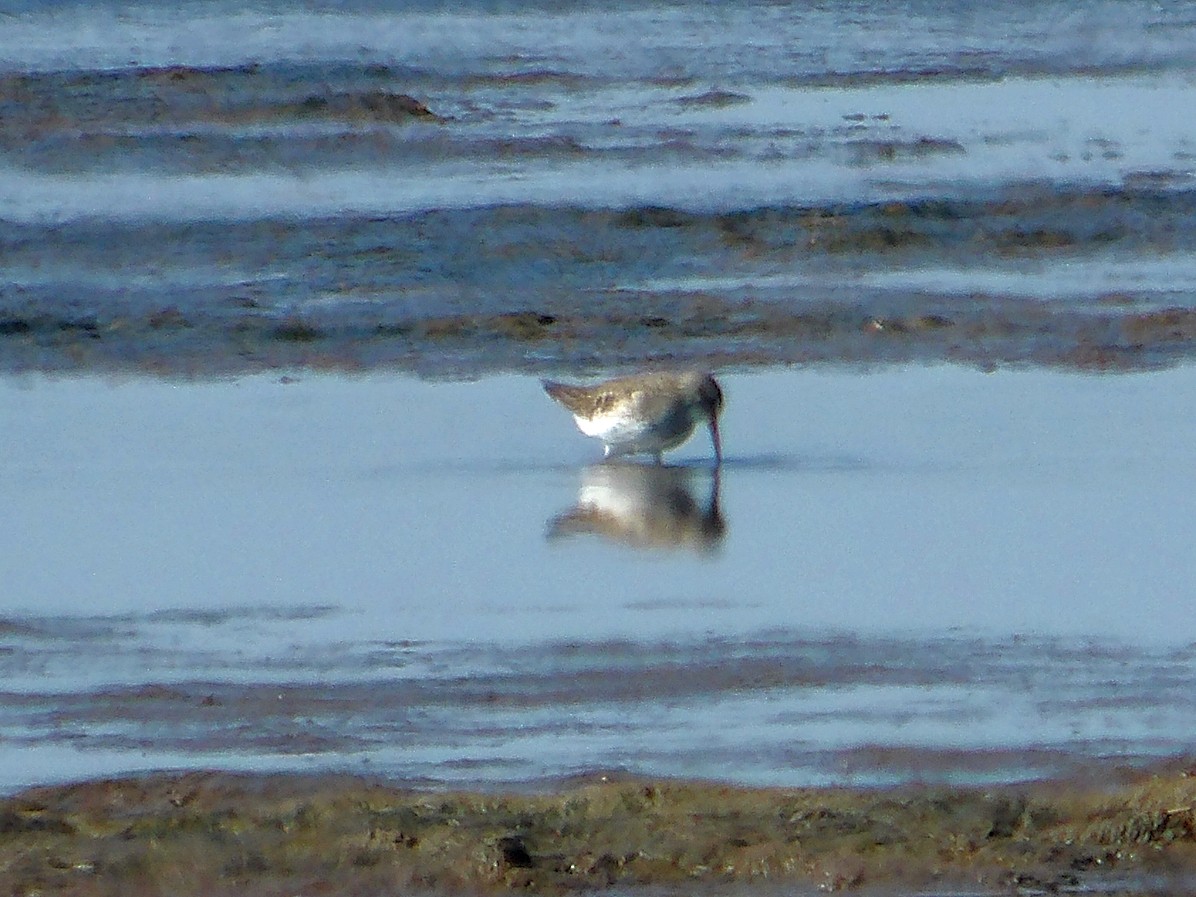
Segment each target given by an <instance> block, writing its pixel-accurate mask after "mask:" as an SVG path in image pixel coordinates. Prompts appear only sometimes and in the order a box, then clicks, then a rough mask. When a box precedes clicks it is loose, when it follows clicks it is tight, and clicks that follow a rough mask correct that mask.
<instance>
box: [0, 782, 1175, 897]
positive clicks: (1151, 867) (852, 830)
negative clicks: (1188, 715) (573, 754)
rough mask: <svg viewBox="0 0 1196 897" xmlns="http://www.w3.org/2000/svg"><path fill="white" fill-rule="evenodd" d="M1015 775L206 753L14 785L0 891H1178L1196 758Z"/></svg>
mask: <svg viewBox="0 0 1196 897" xmlns="http://www.w3.org/2000/svg"><path fill="white" fill-rule="evenodd" d="M1192 771H1193V767H1192V765H1191V764H1190V763H1189V762H1185V763H1172V764H1169V765H1167V766H1166V767H1160V768H1157V769H1155V770H1153V771H1151V772H1149V773H1130V772H1127V771H1124V770H1118V769H1116V768H1106V769H1093V770H1092V771H1091V774H1090V775H1086V776H1085V777H1084V778H1082V779H1072V780H1068V781H1054V782H1046V783H1036V784H1021V785H1007V786H1002V787H997V788H987V789H983V790H981V789H972V788H958V789H949V788H942V787H935V788H918V787H907V788H903V789H900V790H884V791H854V790H848V789H802V790H753V789H743V788H734V787H730V786H724V785H716V784H703V783H695V782H679V781H668V780H649V779H636V778H626V777H617V776H611V777H607V776H592V777H588V778H586V779H584V780H576V781H570V782H567V783H562V784H560V785H559V786H556V787H552V788H551V790H549V791H546V792H542V793H531V794H486V793H428V792H420V791H414V790H409V789H405V788H401V787H396V786H394V785H390V784H386V783H382V782H374V781H368V780H365V779H358V778H348V777H336V776H326V777H302V776H258V777H251V776H236V775H230V774H224V773H207V772H192V773H180V774H173V775H165V774H164V775H156V776H150V777H147V778H140V779H123V780H113V781H96V782H87V783H83V784H77V785H69V786H62V787H47V788H35V789H32V790H29V791H26V792H23V793H21V794H18V795H16V796H14V797H10V798H8V799H5V800H3V801H0V832H2V833H3V835H4V837H3V838H0V888H3V890H4V891H5V892H6V893H12V894H33V893H50V892H53V893H63V894H80V895H84V894H88V895H89V894H157V893H170V894H176V895H184V894H205V895H212V894H233V893H235V894H283V893H286V894H292V893H298V892H303V893H321V894H372V893H389V892H392V891H393V890H394V889H396V888H397V889H401V890H403V891H407V890H409V889H415V890H417V891H435V892H438V893H455V892H484V893H495V892H502V891H508V890H519V891H524V892H529V893H541V894H560V893H568V892H571V891H578V890H589V889H593V888H608V887H618V888H620V889H635V888H639V887H642V886H663V887H666V888H668V887H670V886H684V887H686V888H692V887H693V886H695V885H700V886H703V887H709V888H712V889H714V890H716V891H717V890H719V889H722V890H724V891H725V889H727V888H732V889H735V888H737V887H738V886H742V885H748V884H750V885H753V886H759V885H763V884H764V883H770V884H784V885H785V886H786V887H788V888H795V889H797V890H798V892H802V891H805V890H807V889H809V890H810V891H815V890H819V891H822V890H857V889H884V890H889V891H894V890H897V891H899V890H905V889H909V890H917V891H920V892H925V891H936V890H937V891H946V890H952V889H964V890H967V891H969V892H971V891H979V892H1009V891H1010V890H1016V891H1018V892H1022V893H1042V892H1048V893H1054V892H1058V891H1069V890H1077V889H1079V890H1087V889H1102V890H1105V891H1106V892H1108V891H1113V892H1117V893H1144V892H1147V891H1149V892H1150V893H1181V892H1183V891H1184V890H1185V889H1186V886H1187V885H1189V884H1190V883H1191V881H1192V880H1193V879H1192V876H1193V875H1194V874H1196V815H1194V812H1196V811H1194V810H1193V807H1194V806H1196V777H1194V776H1193V775H1192Z"/></svg>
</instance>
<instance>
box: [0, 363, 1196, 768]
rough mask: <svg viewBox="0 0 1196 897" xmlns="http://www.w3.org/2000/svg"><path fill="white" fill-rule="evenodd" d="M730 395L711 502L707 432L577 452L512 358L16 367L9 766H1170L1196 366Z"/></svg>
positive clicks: (10, 464)
mask: <svg viewBox="0 0 1196 897" xmlns="http://www.w3.org/2000/svg"><path fill="white" fill-rule="evenodd" d="M724 384H725V387H726V390H727V393H728V396H729V404H728V408H727V412H726V415H725V418H724V421H723V433H724V440H725V449H726V453H727V460H726V464H725V466H724V467H723V469H722V472H721V475H720V477H719V479H718V483H717V496H716V498H717V501H712V489H713V488H714V486H715V483H714V480H713V477H712V473H711V470H710V467H709V458H708V456H709V446H708V445H707V444H706V443H705V442H704V441H703V440H702V438H701V437H700V436H699V437H695V439H694V440H692V441H691V442H690V443H688V444H687V445H686V446H685V447H683V448H682V449H681V450H679V451H678V453H677V457H676V459H674V460H676V461H677V462H678V463H679V464H680V465H681V466H680V467H670V468H666V469H664V470H656V469H655V468H652V467H645V466H640V465H611V466H603V465H597V466H595V465H594V462H595V461H596V459H597V457H598V455H599V454H600V450H599V448H600V447H599V446H598V445H597V444H595V443H592V442H591V441H590V440H587V439H585V438H584V437H582V436H581V435H580V434H578V433H577V432H576V431H575V430H574V428H573V425H572V422H571V421H570V420H569V417H568V415H567V414H565V413H564V412H562V411H561V409H559V408H557V407H556V406H554V405H553V404H552V403H551V402H550V401H549V400H548V399H547V397H546V396H544V395H543V394H542V392H541V391H540V389H539V385H538V384H537V383H536V382H535V381H534V380H531V379H528V378H523V377H498V378H489V379H485V380H481V381H477V382H461V383H444V382H442V383H430V382H424V381H418V380H414V379H407V378H399V377H390V376H372V377H362V378H334V377H307V376H298V377H297V378H295V377H286V378H278V377H255V378H244V379H240V380H236V381H212V382H206V383H188V384H181V385H180V384H171V383H166V382H161V381H146V380H126V381H122V382H115V383H105V382H102V381H98V380H95V379H88V380H42V379H26V380H23V381H8V382H6V383H4V384H3V386H2V387H0V389H2V392H0V409H2V410H3V416H4V419H5V421H6V424H5V427H4V430H3V433H2V434H0V451H2V452H3V455H4V457H5V458H7V459H8V461H7V462H6V465H5V468H4V470H3V471H2V472H0V489H2V490H3V493H4V494H5V496H6V503H7V504H8V506H9V508H10V512H9V513H7V514H5V515H4V518H3V520H2V521H0V542H2V543H3V544H4V545H5V546H6V551H5V552H4V554H3V557H0V578H2V579H3V581H4V582H5V584H6V589H5V599H4V614H3V626H2V627H0V681H3V682H4V683H5V685H4V688H3V697H2V700H0V719H2V721H3V722H2V725H3V731H4V733H5V737H4V739H3V741H2V742H0V757H3V759H4V762H3V763H0V769H4V770H7V772H6V773H5V775H4V776H3V779H2V781H0V785H3V787H5V788H9V789H11V788H15V787H17V786H19V785H22V784H26V783H29V782H36V781H45V780H60V779H70V778H75V777H79V776H84V775H96V774H102V773H111V772H117V771H125V770H133V769H143V768H157V767H163V766H165V767H175V766H183V767H189V766H219V767H226V768H251V769H349V770H370V771H374V772H379V773H384V774H387V775H392V776H396V777H399V778H404V779H411V780H415V781H424V782H428V783H432V784H435V783H448V782H457V783H467V784H477V785H483V786H492V785H495V784H498V783H506V782H527V781H532V782H534V781H543V780H545V779H549V778H554V777H557V776H562V775H569V774H573V773H576V772H581V771H592V770H595V769H611V768H619V769H627V770H632V771H635V772H643V773H649V774H667V775H684V776H703V777H713V778H719V779H726V780H730V781H739V782H751V783H776V784H806V783H841V782H847V783H857V784H875V783H885V782H893V781H906V780H910V779H913V780H922V779H925V780H931V781H977V780H980V781H987V780H1004V779H1009V778H1022V777H1026V776H1034V775H1046V774H1053V773H1063V772H1068V771H1073V770H1074V769H1076V768H1077V767H1079V766H1082V765H1083V764H1084V763H1086V762H1088V761H1091V760H1092V759H1094V758H1115V759H1117V760H1121V761H1124V762H1127V763H1137V762H1143V761H1145V760H1147V759H1149V758H1152V757H1158V756H1168V755H1172V754H1179V753H1184V752H1190V751H1192V750H1193V748H1194V745H1193V741H1192V737H1191V727H1190V726H1188V725H1187V720H1189V719H1190V718H1191V713H1192V710H1193V707H1192V700H1193V699H1192V695H1196V688H1194V687H1193V686H1194V685H1196V681H1194V679H1196V651H1194V645H1196V624H1194V623H1193V620H1196V614H1193V612H1192V611H1193V607H1192V600H1191V594H1190V589H1189V588H1188V583H1190V582H1191V581H1192V579H1193V577H1194V574H1196V569H1194V567H1196V560H1194V559H1193V556H1192V553H1191V550H1190V539H1189V538H1188V533H1189V528H1188V522H1189V521H1190V520H1191V519H1192V515H1193V512H1194V511H1196V498H1194V497H1193V493H1192V492H1191V490H1188V489H1186V488H1185V479H1184V478H1185V471H1187V470H1189V469H1191V467H1192V461H1193V458H1192V451H1193V450H1192V446H1193V445H1196V439H1193V436H1196V433H1194V432H1193V424H1192V422H1191V416H1190V415H1189V414H1186V413H1185V409H1186V408H1188V407H1189V406H1190V404H1191V400H1192V396H1193V393H1194V391H1196V372H1193V371H1192V370H1191V369H1189V368H1180V369H1176V370H1170V371H1165V372H1156V373H1150V374H1138V375H1122V376H1117V377H1111V376H1105V377H1092V376H1080V375H1065V374H1057V373H1048V372H1041V371H1026V372H997V373H995V374H981V373H977V372H974V371H970V370H966V369H962V368H956V367H933V368H913V369H890V370H885V371H878V372H875V373H870V374H869V373H859V372H838V373H814V372H810V371H801V370H789V371H786V370H776V371H772V372H766V373H761V372H754V373H742V374H729V375H727V376H726V377H725V378H724ZM579 507H580V508H581V510H580V511H579Z"/></svg>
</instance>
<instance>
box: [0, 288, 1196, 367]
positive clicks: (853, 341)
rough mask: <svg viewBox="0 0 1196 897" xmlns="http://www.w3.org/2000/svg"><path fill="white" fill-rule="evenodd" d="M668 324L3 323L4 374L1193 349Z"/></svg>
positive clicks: (750, 307)
mask: <svg viewBox="0 0 1196 897" xmlns="http://www.w3.org/2000/svg"><path fill="white" fill-rule="evenodd" d="M670 305H671V306H672V308H670V309H669V310H668V312H667V313H654V312H645V313H636V312H634V311H632V310H630V309H624V308H614V309H610V310H602V309H597V310H595V311H594V312H593V313H588V314H587V313H581V312H575V313H557V312H550V311H546V310H543V309H527V310H522V311H512V312H502V313H494V314H477V315H473V314H449V315H436V316H429V317H423V318H412V319H407V320H403V319H397V320H395V319H390V316H389V315H387V314H379V315H377V316H376V317H374V319H373V320H371V319H370V318H368V317H367V318H365V319H362V317H360V316H359V317H358V318H357V319H356V320H353V321H348V322H346V321H343V320H334V319H321V318H320V317H319V316H318V315H311V316H306V315H302V314H299V315H287V316H284V317H282V318H279V317H276V316H272V315H268V314H252V313H249V314H242V315H240V316H238V317H237V318H235V319H229V320H219V319H217V318H215V317H214V316H212V315H206V316H199V317H198V319H197V320H192V318H191V317H190V316H189V315H188V314H187V313H186V312H183V311H181V310H180V309H178V308H176V307H174V306H165V307H162V308H156V309H153V310H151V311H148V312H146V313H144V314H137V315H127V314H113V315H110V316H101V315H92V316H73V315H66V316H61V317H58V316H52V315H48V314H44V313H42V314H33V315H29V316H27V317H26V316H21V315H11V316H9V317H4V318H0V371H3V372H4V373H18V374H21V373H29V372H34V371H36V372H52V373H142V374H145V373H148V374H153V375H162V376H209V375H216V376H221V375H239V374H247V373H254V372H261V371H269V370H275V369H283V368H286V369H292V368H299V369H309V370H315V371H338V372H359V371H364V370H370V369H392V370H404V371H409V372H416V373H423V374H430V375H458V374H467V375H468V374H479V373H484V372H489V371H541V370H545V369H553V368H562V369H578V368H586V367H594V368H601V367H610V366H635V365H644V364H651V363H655V362H665V363H671V364H676V363H689V364H696V365H703V366H706V367H711V368H716V367H721V366H729V365H736V366H751V365H769V364H777V363H781V364H849V365H875V364H900V363H906V362H937V361H950V362H954V363H962V364H972V365H976V366H978V367H981V368H985V369H992V368H995V367H999V366H1008V365H1020V364H1032V365H1042V366H1048V367H1060V368H1069V369H1076V370H1089V371H1128V370H1142V369H1150V368H1158V367H1162V366H1166V365H1168V364H1174V363H1178V362H1182V361H1186V360H1189V359H1190V358H1191V357H1192V355H1193V352H1194V350H1196V311H1193V310H1191V309H1187V308H1167V309H1161V310H1157V311H1144V312H1140V313H1137V314H1132V315H1128V316H1127V315H1124V314H1121V313H1118V312H1109V313H1101V312H1099V311H1097V312H1092V311H1068V310H1059V309H1056V310H1051V309H1047V308H1043V307H1042V306H1040V305H1038V304H1037V303H1033V302H1028V301H1026V302H1021V301H1017V300H1012V299H1008V298H1006V299H1003V300H1000V301H996V300H993V299H992V298H991V297H975V299H974V301H973V302H972V303H971V304H970V306H969V307H967V308H963V307H959V306H956V307H954V308H950V307H948V303H943V302H934V301H928V302H918V301H916V300H914V301H911V302H910V303H908V304H906V305H905V307H901V308H894V309H893V310H892V311H891V312H890V313H885V314H876V313H875V312H874V311H873V310H870V309H865V308H859V307H854V308H853V307H843V306H841V305H815V306H807V307H806V308H805V309H803V310H800V311H798V310H788V309H785V308H782V307H778V306H776V305H775V304H772V303H768V302H752V301H742V302H736V303H728V302H725V301H723V300H722V299H720V298H719V297H714V296H706V295H690V296H683V297H672V299H671V300H670Z"/></svg>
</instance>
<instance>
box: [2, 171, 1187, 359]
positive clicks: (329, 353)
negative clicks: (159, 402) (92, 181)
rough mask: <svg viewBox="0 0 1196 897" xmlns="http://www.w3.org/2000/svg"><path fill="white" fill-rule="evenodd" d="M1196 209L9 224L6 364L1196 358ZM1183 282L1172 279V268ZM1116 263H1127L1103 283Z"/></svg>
mask: <svg viewBox="0 0 1196 897" xmlns="http://www.w3.org/2000/svg"><path fill="white" fill-rule="evenodd" d="M1194 207H1196V193H1194V192H1191V191H1188V192H1179V191H1174V190H1160V191H1153V190H1139V189H1136V188H1132V189H1126V190H1117V191H1104V190H1096V191H1086V190H1075V191H1072V192H1065V193H1060V192H1056V191H1053V190H1040V191H1028V192H1022V193H1019V194H1016V195H1005V196H1000V197H998V198H995V199H993V198H990V199H988V200H985V201H967V202H965V201H958V202H946V201H938V202H931V201H927V202H921V203H880V204H862V205H849V206H837V205H828V206H788V207H777V208H761V209H755V210H751V211H748V212H741V213H702V214H698V213H693V212H687V211H682V210H679V209H671V208H665V207H655V206H646V207H639V208H632V209H622V210H587V209H581V208H576V207H559V208H547V209H545V208H532V207H500V208H487V209H480V210H459V211H437V212H429V213H425V214H419V215H412V216H399V217H385V218H377V219H360V218H353V219H327V220H320V221H311V220H282V219H280V220H272V221H257V222H252V221H251V222H237V223H228V222H218V223H199V222H188V223H183V224H160V223H155V224H153V225H145V224H135V223H127V222H126V223H121V224H117V225H114V224H112V223H107V222H105V223H100V224H97V223H95V222H81V223H74V224H67V225H60V224H44V223H28V224H9V225H7V226H6V225H3V224H2V223H0V249H2V250H3V251H4V253H5V255H6V257H8V258H9V259H10V261H11V262H12V266H13V267H12V271H13V272H14V281H13V282H12V283H9V284H7V285H0V373H22V372H29V371H50V372H77V373H110V372H123V373H151V374H161V375H171V376H178V375H183V376H205V375H206V376H221V375H229V374H233V375H236V374H246V373H252V372H255V371H263V370H266V371H268V370H273V369H277V368H293V369H308V370H333V371H346V372H353V371H360V370H374V369H387V370H403V371H410V372H416V373H421V374H427V375H432V376H481V375H486V374H491V373H495V372H501V371H535V372H541V371H543V370H546V369H566V370H578V369H586V368H589V369H597V368H614V367H638V366H644V365H649V364H654V363H659V362H661V361H662V360H664V361H668V362H670V363H690V364H695V365H702V366H708V367H719V366H726V365H738V366H750V365H768V364H778V363H781V364H850V365H873V364H904V363H910V362H914V363H937V362H942V361H950V362H955V363H963V364H972V365H976V366H979V367H982V368H992V367H996V366H1002V365H1025V364H1032V365H1045V366H1051V367H1061V368H1066V369H1080V370H1141V369H1149V368H1157V367H1162V366H1167V365H1172V364H1177V363H1186V362H1188V361H1190V360H1191V359H1192V358H1193V347H1194V346H1196V312H1194V311H1193V309H1192V301H1191V294H1190V292H1188V291H1187V290H1186V289H1176V288H1174V285H1173V284H1171V281H1173V280H1176V279H1178V280H1177V281H1176V282H1182V281H1184V280H1185V278H1186V276H1187V275H1186V273H1185V272H1186V269H1184V268H1183V265H1182V259H1181V256H1182V253H1184V252H1186V251H1187V250H1189V249H1191V247H1192V246H1194V245H1196V230H1194V229H1193V227H1192V221H1193V220H1196V218H1193V216H1192V214H1191V212H1192V209H1193V208H1194ZM1177 266H1178V267H1177ZM1106 268H1107V270H1106Z"/></svg>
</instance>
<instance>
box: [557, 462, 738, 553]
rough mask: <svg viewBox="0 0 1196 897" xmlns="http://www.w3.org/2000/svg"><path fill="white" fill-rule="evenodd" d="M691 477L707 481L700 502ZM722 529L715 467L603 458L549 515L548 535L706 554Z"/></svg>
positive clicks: (588, 470) (715, 542)
mask: <svg viewBox="0 0 1196 897" xmlns="http://www.w3.org/2000/svg"><path fill="white" fill-rule="evenodd" d="M695 475H697V476H695ZM695 479H699V480H708V481H709V494H708V495H707V497H706V501H705V503H699V501H698V500H697V499H696V498H695V496H694V489H693V480H695ZM726 531H727V525H726V522H725V521H724V520H723V515H722V512H721V511H720V510H719V474H718V471H717V470H716V471H714V472H713V473H711V472H707V471H693V470H689V469H688V468H685V467H668V466H660V465H655V464H651V465H649V464H635V463H632V462H604V463H601V464H595V465H593V466H591V467H587V468H585V469H584V470H583V471H582V474H581V486H580V487H579V489H578V491H577V506H576V507H574V508H571V509H570V510H568V511H565V512H563V513H561V514H558V515H557V516H556V517H555V518H553V520H552V521H551V522H550V523H549V526H548V539H549V541H553V540H557V539H562V538H565V537H568V536H574V535H583V534H591V535H597V536H602V537H604V538H606V539H609V540H611V541H612V542H618V543H620V544H622V545H627V546H630V547H633V548H647V549H656V550H675V549H681V548H687V549H690V550H693V551H697V552H700V553H706V552H710V551H713V550H714V549H715V548H717V547H718V546H719V544H720V543H721V542H722V540H723V537H724V536H725V535H726Z"/></svg>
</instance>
